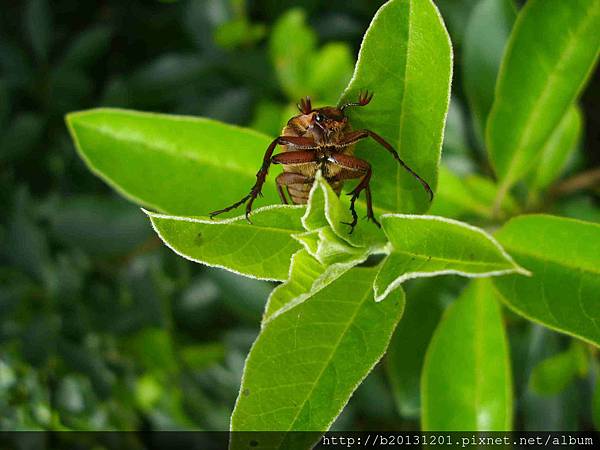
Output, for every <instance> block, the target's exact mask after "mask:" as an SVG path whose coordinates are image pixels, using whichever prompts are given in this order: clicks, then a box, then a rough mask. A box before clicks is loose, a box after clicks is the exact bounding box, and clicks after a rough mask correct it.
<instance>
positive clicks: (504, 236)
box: [494, 215, 600, 345]
mask: <svg viewBox="0 0 600 450" xmlns="http://www.w3.org/2000/svg"><path fill="white" fill-rule="evenodd" d="M496 237H497V238H498V241H499V242H500V243H501V244H502V245H503V246H504V247H505V248H506V250H507V251H508V252H510V254H511V255H513V256H514V258H515V260H516V261H517V262H518V263H519V264H520V265H522V266H523V267H525V268H526V269H528V270H529V271H531V273H532V276H531V277H519V276H514V275H510V276H506V277H503V278H501V279H500V278H498V279H495V280H494V285H495V287H496V289H497V290H498V292H499V293H500V295H501V297H502V299H503V300H504V301H505V302H506V303H507V304H508V306H510V307H511V308H512V309H514V310H515V311H516V312H517V313H519V314H521V315H524V316H525V317H527V318H528V319H530V320H534V321H536V322H539V323H541V324H543V325H545V326H547V327H550V328H553V329H555V330H558V331H562V332H564V333H567V334H571V335H573V336H576V337H579V338H582V339H584V340H586V341H588V342H591V343H593V344H595V345H599V344H600V296H599V294H598V293H599V292H600V226H599V225H597V224H593V223H589V222H583V221H579V220H573V219H566V218H561V217H555V216H546V215H532V216H520V217H517V218H515V219H512V220H511V221H509V222H508V223H507V224H506V225H505V226H504V227H503V228H502V229H501V230H500V231H499V232H498V233H497V234H496Z"/></svg>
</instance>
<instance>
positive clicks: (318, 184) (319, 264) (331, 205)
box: [263, 171, 386, 323]
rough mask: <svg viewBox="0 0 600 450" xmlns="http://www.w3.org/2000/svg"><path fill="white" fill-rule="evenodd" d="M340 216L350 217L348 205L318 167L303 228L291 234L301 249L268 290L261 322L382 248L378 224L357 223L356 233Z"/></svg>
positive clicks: (315, 290)
mask: <svg viewBox="0 0 600 450" xmlns="http://www.w3.org/2000/svg"><path fill="white" fill-rule="evenodd" d="M343 220H344V221H350V220H351V216H350V213H349V212H348V207H347V206H346V205H342V203H341V201H340V199H339V198H338V196H337V195H335V193H334V192H333V190H332V189H331V187H330V186H329V184H328V183H327V182H326V181H325V180H324V179H323V177H322V176H321V173H320V171H319V172H317V175H316V177H315V183H314V184H313V187H312V189H311V191H310V194H309V200H308V207H307V208H306V211H305V213H304V216H302V224H303V225H304V228H305V229H306V230H307V231H306V232H303V233H297V234H294V235H293V236H292V237H293V238H294V239H296V240H297V241H298V242H300V244H302V246H303V247H304V249H303V250H300V251H299V252H298V253H296V254H295V255H294V256H293V257H292V263H291V266H290V275H289V277H288V279H287V281H286V282H285V283H283V284H282V285H280V286H278V287H277V288H275V289H274V290H273V292H272V293H271V296H270V297H269V301H268V303H267V307H266V310H265V315H264V317H263V323H264V322H265V321H267V320H269V319H270V318H271V317H272V316H273V314H275V313H276V312H277V314H279V313H281V312H283V311H286V310H287V309H289V308H292V307H295V306H296V305H298V304H299V303H301V302H303V301H304V300H306V299H307V298H309V297H311V296H312V295H314V294H315V293H316V292H318V291H319V290H321V289H323V288H324V287H326V286H327V285H329V284H330V283H332V282H333V281H334V280H336V279H337V278H339V277H340V276H342V275H343V274H344V273H346V272H347V271H348V270H350V269H351V268H352V267H354V266H356V265H358V264H360V263H362V262H364V261H365V260H366V259H367V257H368V256H369V255H370V254H371V253H376V252H379V253H381V252H383V245H384V244H385V242H386V240H385V236H384V235H383V233H381V232H380V231H379V229H378V228H376V227H374V226H371V227H370V228H368V229H365V228H366V227H368V226H369V225H368V224H366V223H365V224H361V225H357V227H356V229H355V230H356V233H355V234H353V235H350V234H348V230H349V229H348V228H347V225H344V224H342V221H343ZM370 233H372V234H370ZM361 244H362V245H361Z"/></svg>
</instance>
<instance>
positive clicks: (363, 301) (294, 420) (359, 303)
mask: <svg viewBox="0 0 600 450" xmlns="http://www.w3.org/2000/svg"><path fill="white" fill-rule="evenodd" d="M369 294H371V290H370V289H367V290H366V292H365V294H364V296H363V298H362V299H361V300H360V302H358V303H357V305H356V309H355V311H354V313H353V314H352V317H351V318H350V320H348V323H347V324H346V327H345V328H344V330H343V331H342V332H341V333H340V337H339V338H338V340H337V341H336V343H335V345H333V346H332V347H331V348H332V351H331V353H330V356H329V358H327V361H326V362H325V364H323V367H322V369H321V371H320V372H319V375H317V378H316V379H315V382H314V383H313V385H312V387H311V389H310V391H309V392H308V394H307V395H306V398H305V399H304V400H303V401H302V404H301V405H300V407H299V408H298V412H297V413H296V416H295V417H294V418H293V419H292V422H291V423H290V426H289V428H288V429H287V430H286V431H291V430H292V428H293V426H294V424H295V423H296V421H297V420H298V416H299V415H300V413H301V412H302V411H303V410H304V407H305V405H306V403H307V401H308V399H309V398H310V397H311V395H312V393H313V391H314V390H315V387H316V386H317V385H318V384H319V382H320V380H321V377H322V376H323V373H324V372H325V369H326V368H327V367H329V364H330V362H331V360H332V359H333V355H334V354H335V353H336V351H337V349H338V347H339V345H340V343H341V342H342V339H343V338H344V337H345V336H346V333H347V332H348V330H349V329H350V325H351V324H352V323H354V319H355V318H356V316H357V315H358V312H359V311H360V309H361V308H362V305H363V304H364V303H365V301H366V300H367V298H368V297H369ZM278 448H280V447H278Z"/></svg>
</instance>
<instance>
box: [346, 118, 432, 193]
mask: <svg viewBox="0 0 600 450" xmlns="http://www.w3.org/2000/svg"><path fill="white" fill-rule="evenodd" d="M366 137H371V138H373V140H375V142H377V143H378V144H379V145H381V146H382V147H383V148H385V149H386V150H387V151H388V152H390V153H391V154H392V156H393V157H394V159H395V160H396V161H398V163H399V164H400V165H401V166H402V167H404V169H405V170H406V171H407V172H408V173H410V174H411V175H412V176H413V177H415V178H416V179H417V181H418V182H419V183H421V186H423V188H424V189H425V191H426V192H427V194H428V195H429V201H432V200H433V191H432V190H431V188H430V187H429V184H427V182H426V181H425V180H424V179H423V178H421V177H420V176H419V175H418V174H417V173H416V172H415V171H414V170H412V169H411V168H410V167H408V166H407V165H406V163H405V162H404V161H402V159H400V156H399V155H398V152H397V151H396V150H395V149H394V147H392V145H391V144H390V143H388V142H387V141H386V140H385V139H384V138H382V137H381V136H379V135H378V134H377V133H375V132H373V131H371V130H356V131H351V132H349V133H347V134H346V135H345V136H344V138H343V139H342V141H341V142H340V145H343V146H348V145H352V144H354V143H355V142H357V141H359V140H361V139H364V138H366Z"/></svg>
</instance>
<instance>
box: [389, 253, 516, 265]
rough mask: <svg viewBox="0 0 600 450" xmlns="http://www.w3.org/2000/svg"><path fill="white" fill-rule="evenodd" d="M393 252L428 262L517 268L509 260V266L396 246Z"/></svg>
mask: <svg viewBox="0 0 600 450" xmlns="http://www.w3.org/2000/svg"><path fill="white" fill-rule="evenodd" d="M392 254H400V255H408V256H412V257H415V258H420V259H424V260H426V261H427V262H429V261H439V262H448V263H460V264H466V265H473V266H486V265H487V266H490V265H491V266H498V268H499V269H501V270H504V269H506V270H509V269H511V268H515V267H514V265H512V264H509V263H508V262H506V264H507V266H504V265H501V264H502V263H501V262H485V261H468V260H462V259H449V258H444V257H441V256H432V255H421V254H419V253H412V252H409V251H408V250H398V249H396V248H394V249H393V251H392Z"/></svg>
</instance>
